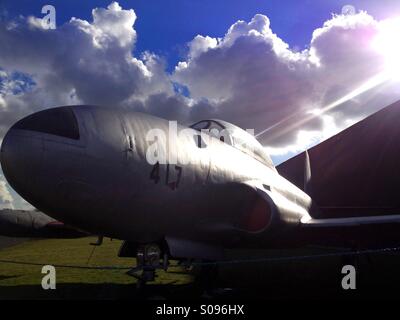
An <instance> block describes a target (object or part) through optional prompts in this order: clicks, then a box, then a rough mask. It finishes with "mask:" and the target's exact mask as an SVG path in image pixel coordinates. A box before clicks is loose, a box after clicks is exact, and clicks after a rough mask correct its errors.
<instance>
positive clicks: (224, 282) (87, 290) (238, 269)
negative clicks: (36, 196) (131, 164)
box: [0, 237, 400, 299]
mask: <svg viewBox="0 0 400 320" xmlns="http://www.w3.org/2000/svg"><path fill="white" fill-rule="evenodd" d="M95 240H96V239H95V238H94V237H88V238H81V239H71V240H32V241H27V242H24V243H22V244H18V245H15V246H13V247H8V248H5V249H2V250H0V260H14V261H21V262H28V263H37V264H39V265H37V266H36V265H35V266H32V265H21V264H9V263H4V262H0V299H116V298H123V299H127V298H130V299H147V298H150V299H153V298H154V297H163V298H166V299H198V298H199V297H201V296H202V295H203V294H204V284H205V283H209V282H212V283H214V282H213V281H215V283H214V284H215V286H216V287H230V288H234V291H232V293H231V294H232V297H233V298H236V299H237V298H245V299H271V298H272V299H285V298H311V299H312V298H317V299H318V298H330V297H334V298H338V297H339V298H344V299H348V298H350V299H352V298H360V297H379V298H382V297H390V298H394V297H397V291H398V289H399V288H400V272H399V271H398V270H400V254H398V253H386V254H379V253H377V254H372V255H369V256H368V257H367V256H360V257H359V259H358V262H357V265H358V266H357V270H358V271H357V288H358V289H357V290H356V291H355V292H349V291H343V290H342V288H341V285H340V283H341V279H342V277H343V275H342V274H341V268H342V266H343V264H344V261H343V260H342V259H341V258H340V257H337V256H336V257H326V258H321V259H306V260H290V261H280V262H261V263H259V262H254V263H240V264H232V265H231V264H227V265H221V266H220V267H219V271H218V278H217V279H214V278H212V280H211V281H209V280H207V277H208V276H209V274H208V273H205V275H204V274H203V275H202V276H201V277H199V278H198V281H194V276H193V274H191V273H188V272H186V271H185V270H184V269H183V268H182V267H179V266H177V265H176V262H175V261H172V266H171V267H170V268H169V270H168V272H164V271H162V270H160V271H157V278H156V281H154V282H152V283H149V286H148V287H147V288H146V289H145V290H144V291H143V290H138V289H136V279H135V278H133V277H130V276H128V275H126V271H127V269H126V270H93V269H78V268H64V267H56V271H57V289H56V290H43V289H42V287H41V281H42V277H43V276H44V275H43V274H42V273H41V268H42V266H43V265H46V264H50V265H70V266H89V267H90V266H119V267H126V268H130V267H133V265H134V259H132V258H118V257H117V254H118V250H119V247H120V245H121V241H118V240H113V241H111V240H110V239H105V240H104V243H103V245H102V246H100V247H95V248H94V247H93V246H90V245H89V243H90V242H94V241H95ZM93 250H94V251H93ZM322 252H324V253H327V252H331V251H328V250H326V249H316V250H314V249H313V250H311V249H307V248H302V249H298V250H290V251H275V252H272V251H235V252H231V253H228V258H229V259H232V260H236V259H239V260H247V259H256V258H263V257H268V256H296V255H308V254H316V253H322ZM89 257H91V258H90V259H89ZM217 280H218V281H217ZM217 297H218V296H217ZM223 297H226V296H223ZM228 298H229V296H228Z"/></svg>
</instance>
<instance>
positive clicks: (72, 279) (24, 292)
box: [0, 237, 192, 299]
mask: <svg viewBox="0 0 400 320" xmlns="http://www.w3.org/2000/svg"><path fill="white" fill-rule="evenodd" d="M95 240H96V238H94V237H88V238H81V239H68V240H65V239H54V240H53V239H52V240H32V241H27V242H24V243H22V244H19V245H16V246H13V247H9V248H5V249H3V250H0V260H9V261H21V262H28V263H37V264H40V265H37V266H31V265H21V264H11V263H10V264H9V263H3V262H0V299H8V298H21V297H22V298H25V297H27V298H36V297H39V298H41V297H43V294H44V292H41V291H45V290H43V289H42V288H41V281H42V277H43V276H44V275H43V274H42V273H41V269H42V266H43V265H47V264H48V265H69V266H88V267H91V266H118V267H126V268H127V269H126V270H93V269H75V268H65V267H56V276H57V290H54V291H56V292H58V293H57V294H52V295H50V297H54V298H63V297H65V295H66V294H67V293H66V292H67V291H71V288H72V289H74V290H73V291H74V293H73V294H78V295H77V296H72V297H71V298H74V297H82V298H86V297H87V296H86V295H87V293H85V290H82V291H80V290H78V289H76V290H75V288H78V287H80V288H86V289H87V288H93V290H94V291H96V292H102V293H101V297H104V298H114V297H115V296H113V294H115V292H114V291H115V288H118V289H121V288H124V290H125V289H126V288H127V287H130V288H134V287H135V283H136V279H135V278H133V277H131V276H128V275H127V274H126V271H128V268H130V267H132V266H133V265H134V259H133V258H119V257H117V254H118V250H119V247H120V245H121V241H118V240H111V239H105V240H104V242H103V245H102V246H99V247H93V246H90V245H89V243H90V242H94V241H95ZM93 250H94V251H93ZM89 257H90V259H89ZM181 271H183V270H182V269H181V268H180V267H178V266H176V263H174V262H172V266H171V268H170V269H169V272H164V271H162V270H160V271H157V278H156V281H155V282H153V285H165V284H174V285H185V284H188V283H190V282H191V281H192V277H191V276H190V275H189V274H185V273H184V272H181ZM59 288H61V289H60V290H59ZM110 288H114V291H113V290H109V289H110ZM50 291H51V290H49V291H47V293H48V294H44V297H48V296H49V294H50ZM60 291H64V292H60ZM107 291H109V292H107ZM117 291H120V290H117ZM80 293H82V296H81V295H80ZM117 293H118V292H117ZM38 294H39V296H38ZM31 295H33V296H31ZM117 296H118V297H119V295H118V294H117ZM88 297H90V296H88ZM96 297H98V296H96Z"/></svg>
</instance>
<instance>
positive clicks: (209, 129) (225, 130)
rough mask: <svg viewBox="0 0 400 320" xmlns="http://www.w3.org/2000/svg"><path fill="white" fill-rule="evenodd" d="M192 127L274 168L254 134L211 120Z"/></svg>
mask: <svg viewBox="0 0 400 320" xmlns="http://www.w3.org/2000/svg"><path fill="white" fill-rule="evenodd" d="M190 127H191V128H192V129H195V130H197V131H202V132H205V133H208V134H210V135H211V136H213V137H215V138H217V139H219V140H221V141H222V142H224V143H226V144H229V145H231V146H232V147H234V148H236V149H238V150H240V151H242V152H244V153H246V154H248V155H250V156H252V157H253V158H255V159H257V160H258V161H260V162H262V163H264V164H265V165H267V166H268V167H271V168H274V165H273V163H272V160H271V158H270V157H269V155H268V154H267V152H266V151H265V150H264V147H263V146H262V145H261V143H259V142H258V141H257V140H256V138H254V136H253V135H252V134H250V133H249V132H247V131H245V130H243V129H242V128H239V127H238V126H235V125H234V124H232V123H229V122H226V121H223V120H217V119H210V120H202V121H199V122H196V123H195V124H193V125H191V126H190Z"/></svg>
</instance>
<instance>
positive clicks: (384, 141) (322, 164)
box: [277, 101, 400, 226]
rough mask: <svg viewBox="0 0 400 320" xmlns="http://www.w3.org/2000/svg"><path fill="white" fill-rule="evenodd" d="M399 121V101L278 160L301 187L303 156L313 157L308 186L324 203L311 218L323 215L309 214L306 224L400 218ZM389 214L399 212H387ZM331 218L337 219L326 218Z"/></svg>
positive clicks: (286, 174)
mask: <svg viewBox="0 0 400 320" xmlns="http://www.w3.org/2000/svg"><path fill="white" fill-rule="evenodd" d="M399 123H400V101H398V102H396V103H394V104H392V105H390V106H388V107H386V108H384V109H381V110H380V111H378V112H377V113H375V114H373V115H371V116H369V117H367V118H366V119H364V120H362V121H360V122H358V123H356V124H355V125H353V126H351V127H349V128H347V129H346V130H344V131H342V132H340V133H339V134H337V135H335V136H333V137H332V138H330V139H328V140H326V141H324V142H322V143H320V144H319V145H317V146H315V147H313V148H311V149H309V150H308V151H307V152H303V153H301V154H299V155H297V156H296V157H294V158H291V159H289V160H287V161H286V162H284V163H282V164H280V165H279V166H277V170H278V172H279V173H280V174H281V175H282V176H283V177H285V178H286V179H287V180H289V181H291V182H292V183H293V184H295V185H296V186H298V187H299V188H300V189H303V187H304V182H305V181H304V179H305V178H304V177H305V176H306V175H305V172H304V170H305V168H306V167H307V166H305V161H308V159H309V168H310V171H311V172H310V177H309V181H307V183H308V185H307V190H306V192H307V193H308V194H309V195H310V197H311V198H312V199H313V201H314V202H315V204H316V206H317V207H318V208H319V209H320V210H319V211H320V212H319V213H316V214H314V215H313V218H314V219H320V220H311V221H309V222H307V225H310V226H311V225H313V226H327V225H330V226H333V225H341V226H346V225H354V224H361V223H363V224H364V223H368V224H373V223H382V222H389V221H390V222H397V220H398V217H399V216H396V215H398V214H399V213H400V188H399V187H400V125H399ZM307 153H308V156H307ZM307 158H308V159H307ZM378 215H382V216H379V217H377V216H378ZM388 215H395V216H393V217H390V218H389V217H384V216H388ZM355 217H363V218H361V219H355ZM365 217H371V218H368V219H366V218H365ZM328 218H333V219H334V220H332V221H327V220H325V219H328ZM339 218H349V219H348V220H346V219H342V220H340V219H339ZM350 218H351V219H350Z"/></svg>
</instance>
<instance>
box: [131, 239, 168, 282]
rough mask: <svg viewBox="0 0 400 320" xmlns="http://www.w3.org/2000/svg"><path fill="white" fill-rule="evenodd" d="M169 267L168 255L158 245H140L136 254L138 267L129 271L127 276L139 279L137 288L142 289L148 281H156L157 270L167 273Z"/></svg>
mask: <svg viewBox="0 0 400 320" xmlns="http://www.w3.org/2000/svg"><path fill="white" fill-rule="evenodd" d="M161 256H162V259H161ZM168 266H169V261H168V254H167V253H164V254H162V252H161V249H160V247H159V246H158V245H157V244H154V243H152V244H146V245H140V246H139V247H138V249H137V253H136V267H135V268H133V269H131V270H129V271H128V272H127V274H128V275H130V276H133V277H135V278H136V279H138V282H137V286H138V288H140V287H142V286H143V285H145V284H146V283H147V282H148V281H154V280H155V278H156V270H157V269H163V270H165V271H167V269H168Z"/></svg>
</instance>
